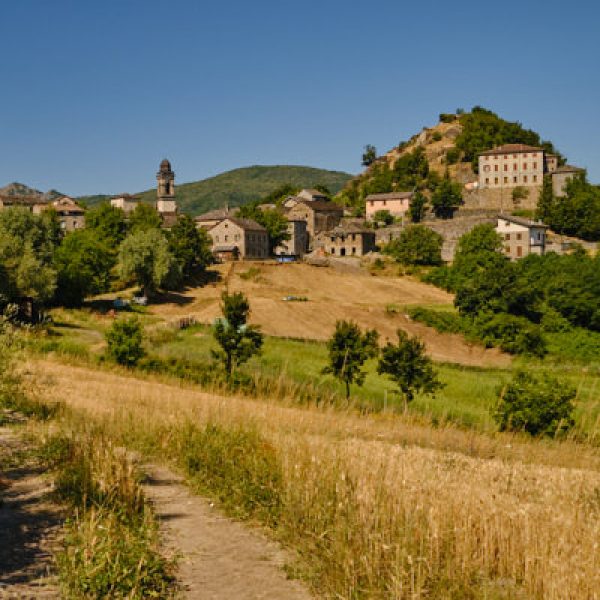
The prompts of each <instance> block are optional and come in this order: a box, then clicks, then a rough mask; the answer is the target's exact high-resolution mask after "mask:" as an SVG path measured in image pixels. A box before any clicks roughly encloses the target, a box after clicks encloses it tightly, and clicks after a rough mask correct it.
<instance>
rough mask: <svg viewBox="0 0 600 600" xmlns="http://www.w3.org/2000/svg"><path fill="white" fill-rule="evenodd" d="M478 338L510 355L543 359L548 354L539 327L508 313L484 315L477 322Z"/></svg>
mask: <svg viewBox="0 0 600 600" xmlns="http://www.w3.org/2000/svg"><path fill="white" fill-rule="evenodd" d="M475 329H476V333H477V336H478V337H479V338H480V339H481V340H482V341H483V343H484V344H486V345H487V346H498V347H499V348H500V349H501V350H504V352H509V353H510V354H530V355H532V356H538V357H542V356H544V355H545V354H546V352H547V348H546V342H545V340H544V338H543V336H542V333H541V331H540V328H539V326H537V325H535V324H534V323H532V322H531V321H528V320H527V319H525V318H524V317H515V316H513V315H509V314H506V313H499V314H495V315H493V316H490V315H489V314H486V313H483V314H479V315H478V316H477V318H476V320H475Z"/></svg>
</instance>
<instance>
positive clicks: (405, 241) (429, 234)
mask: <svg viewBox="0 0 600 600" xmlns="http://www.w3.org/2000/svg"><path fill="white" fill-rule="evenodd" d="M442 243H443V238H442V236H441V235H440V234H439V233H437V232H435V231H433V230H432V229H429V227H425V226H424V225H410V226H408V227H406V229H404V230H403V231H402V233H401V234H400V237H398V238H397V239H395V240H392V241H391V242H390V243H389V244H387V246H386V247H385V248H384V252H385V253H386V254H390V255H391V256H393V257H394V258H395V259H396V260H397V261H398V262H399V263H401V264H403V265H439V264H441V262H442Z"/></svg>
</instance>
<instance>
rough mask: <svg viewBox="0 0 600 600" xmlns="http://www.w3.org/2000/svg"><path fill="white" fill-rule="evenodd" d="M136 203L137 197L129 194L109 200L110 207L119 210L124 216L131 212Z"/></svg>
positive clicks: (137, 201)
mask: <svg viewBox="0 0 600 600" xmlns="http://www.w3.org/2000/svg"><path fill="white" fill-rule="evenodd" d="M138 203H139V197H138V196H132V195H130V194H123V195H121V196H116V197H115V198H111V199H110V205H111V206H113V207H114V208H120V209H121V210H122V211H123V212H124V213H125V215H129V213H131V212H133V211H134V210H135V207H136V206H137V205H138Z"/></svg>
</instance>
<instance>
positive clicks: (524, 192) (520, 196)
mask: <svg viewBox="0 0 600 600" xmlns="http://www.w3.org/2000/svg"><path fill="white" fill-rule="evenodd" d="M511 196H512V201H513V204H514V205H515V206H518V205H519V204H521V200H525V198H527V197H528V196H529V190H528V189H527V188H526V187H523V186H522V185H518V186H517V187H516V188H513V191H512V193H511Z"/></svg>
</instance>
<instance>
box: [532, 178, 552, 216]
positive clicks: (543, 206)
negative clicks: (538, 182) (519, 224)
mask: <svg viewBox="0 0 600 600" xmlns="http://www.w3.org/2000/svg"><path fill="white" fill-rule="evenodd" d="M555 202H556V198H555V197H554V190H553V189H552V176H551V175H544V182H543V184H542V190H541V192H540V195H539V198H538V202H537V209H536V211H535V217H536V219H540V220H541V221H544V222H546V223H550V222H551V221H552V215H553V213H554V205H555Z"/></svg>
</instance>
